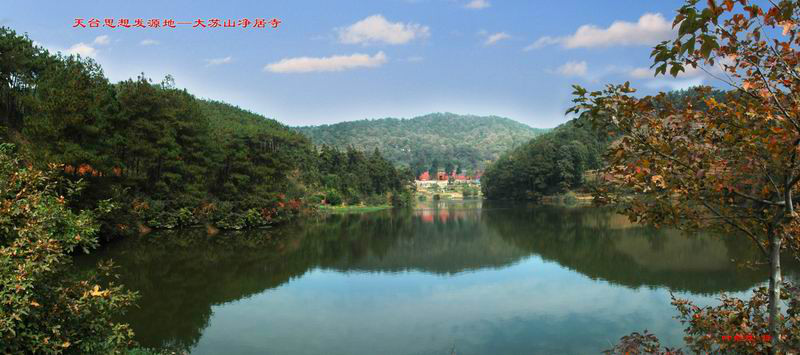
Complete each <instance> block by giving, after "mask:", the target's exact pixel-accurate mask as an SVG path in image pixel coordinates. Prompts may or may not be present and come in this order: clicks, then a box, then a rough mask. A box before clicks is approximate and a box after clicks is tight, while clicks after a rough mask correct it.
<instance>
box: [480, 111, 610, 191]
mask: <svg viewBox="0 0 800 355" xmlns="http://www.w3.org/2000/svg"><path fill="white" fill-rule="evenodd" d="M606 145H607V140H606V139H605V138H604V137H603V136H602V135H600V134H598V133H597V132H596V131H595V130H594V129H593V128H592V127H591V126H588V125H585V124H580V123H579V122H577V121H575V120H572V121H569V122H567V123H564V124H562V125H560V126H558V127H556V128H555V129H554V130H553V131H551V132H548V133H545V134H543V135H541V136H539V137H537V138H534V139H532V140H531V141H529V142H528V143H527V144H525V145H522V146H520V147H518V148H516V149H513V150H511V151H509V152H507V153H506V154H503V156H501V157H500V159H498V160H497V161H496V162H495V163H494V164H492V165H490V166H489V167H488V168H487V169H486V172H485V173H484V175H483V177H482V178H481V188H482V190H483V194H484V195H485V196H486V197H487V198H489V199H514V200H525V199H532V200H535V199H538V198H540V197H542V196H544V195H548V194H555V193H560V192H564V191H567V190H569V189H575V188H579V187H582V186H583V184H584V172H585V171H586V170H591V169H597V168H599V167H600V166H601V164H602V160H603V159H602V154H603V152H604V150H605V147H606Z"/></svg>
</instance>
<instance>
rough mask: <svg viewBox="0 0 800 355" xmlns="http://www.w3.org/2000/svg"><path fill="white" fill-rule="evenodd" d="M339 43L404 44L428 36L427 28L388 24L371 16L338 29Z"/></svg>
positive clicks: (398, 23) (399, 23) (382, 19)
mask: <svg viewBox="0 0 800 355" xmlns="http://www.w3.org/2000/svg"><path fill="white" fill-rule="evenodd" d="M338 32H339V41H340V42H342V43H345V44H364V45H366V44H372V43H387V44H404V43H408V42H410V41H413V40H415V39H425V38H427V37H428V36H430V29H429V28H428V26H423V25H420V24H416V23H402V22H389V21H387V20H386V18H384V17H383V16H381V15H372V16H369V17H367V18H365V19H363V20H361V21H358V22H356V23H354V24H352V25H350V26H348V27H345V28H340V29H338Z"/></svg>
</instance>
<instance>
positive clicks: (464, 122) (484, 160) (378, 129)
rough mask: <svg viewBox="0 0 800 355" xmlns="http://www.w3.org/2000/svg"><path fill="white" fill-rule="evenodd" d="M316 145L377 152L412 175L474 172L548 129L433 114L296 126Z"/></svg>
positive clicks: (495, 119)
mask: <svg viewBox="0 0 800 355" xmlns="http://www.w3.org/2000/svg"><path fill="white" fill-rule="evenodd" d="M296 130H297V131H299V132H301V133H303V134H305V135H306V136H308V137H309V138H311V141H312V142H313V143H314V144H316V145H328V146H332V147H339V148H345V147H348V146H354V147H356V148H358V149H362V150H365V151H371V150H373V149H376V148H377V149H379V150H380V151H381V152H383V154H384V155H385V156H386V158H387V159H389V160H390V161H392V162H393V163H395V164H401V165H403V166H408V167H409V168H410V169H411V171H412V173H414V175H416V176H418V175H419V174H420V173H422V172H423V171H429V170H433V171H436V170H437V169H443V170H445V171H446V172H447V173H450V172H452V171H456V172H458V173H461V172H465V173H471V172H473V171H474V170H482V169H483V168H484V167H485V166H486V165H487V164H488V163H490V162H492V161H494V160H496V159H497V158H499V157H500V155H501V154H502V153H503V152H505V151H507V150H509V149H512V148H514V147H516V146H519V145H522V144H524V143H525V142H527V141H528V140H530V139H531V138H533V137H535V136H537V135H539V134H542V133H544V132H546V131H547V129H537V128H531V127H529V126H527V125H524V124H522V123H519V122H516V121H513V120H510V119H508V118H503V117H497V116H489V117H481V116H462V115H456V114H453V113H434V114H430V115H426V116H420V117H416V118H411V119H397V118H383V119H375V120H360V121H352V122H341V123H336V124H332V125H322V126H309V127H297V128H296Z"/></svg>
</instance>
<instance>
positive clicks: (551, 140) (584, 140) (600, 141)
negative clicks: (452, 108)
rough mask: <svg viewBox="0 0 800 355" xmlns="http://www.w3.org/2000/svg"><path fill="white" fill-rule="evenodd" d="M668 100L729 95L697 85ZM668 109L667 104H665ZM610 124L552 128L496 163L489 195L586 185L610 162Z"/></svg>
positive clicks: (529, 195)
mask: <svg viewBox="0 0 800 355" xmlns="http://www.w3.org/2000/svg"><path fill="white" fill-rule="evenodd" d="M664 97H665V100H664V102H666V104H667V105H671V106H673V107H676V108H681V107H685V106H686V105H692V107H694V108H695V109H698V110H706V109H707V107H706V103H705V100H706V99H708V98H714V99H715V100H716V101H717V102H723V101H724V100H725V92H724V91H721V90H711V91H709V92H700V91H699V90H698V89H697V88H690V89H687V90H675V91H671V92H668V93H665V94H664ZM662 109H667V108H662ZM603 130H604V128H601V127H593V126H592V125H591V124H590V123H588V122H582V121H580V120H570V121H568V122H566V123H564V124H562V125H560V126H558V127H556V128H555V129H553V130H552V131H551V132H548V133H545V134H543V135H541V136H538V137H536V138H533V139H531V140H530V141H529V142H528V143H527V144H525V145H523V146H520V147H518V148H516V149H513V150H510V151H508V152H507V153H505V154H503V155H502V156H501V157H500V158H499V159H498V160H497V161H496V162H495V163H493V164H491V165H490V166H489V167H488V168H487V169H486V172H485V174H484V175H483V177H482V179H481V183H482V189H483V193H484V195H485V196H486V197H487V198H489V199H509V200H537V199H539V198H541V197H543V196H545V195H552V194H559V193H563V192H566V191H570V190H581V189H586V187H587V186H586V182H587V180H590V181H591V180H592V179H594V178H595V177H594V176H587V171H590V170H595V169H599V168H601V167H603V166H604V162H605V159H604V154H605V153H606V147H607V146H608V144H609V143H610V138H609V137H608V136H607V135H606V133H607V132H603Z"/></svg>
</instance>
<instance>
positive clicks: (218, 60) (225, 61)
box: [206, 56, 233, 67]
mask: <svg viewBox="0 0 800 355" xmlns="http://www.w3.org/2000/svg"><path fill="white" fill-rule="evenodd" d="M232 61H233V57H231V56H227V57H225V58H214V59H206V66H207V67H210V66H214V65H221V64H229V63H231V62H232Z"/></svg>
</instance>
